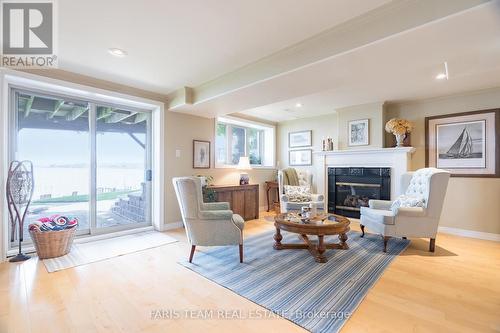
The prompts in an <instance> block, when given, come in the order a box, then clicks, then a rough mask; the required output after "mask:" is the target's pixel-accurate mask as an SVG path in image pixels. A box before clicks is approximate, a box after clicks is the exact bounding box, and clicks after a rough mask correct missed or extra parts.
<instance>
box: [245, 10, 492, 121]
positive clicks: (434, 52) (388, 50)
mask: <svg viewBox="0 0 500 333" xmlns="http://www.w3.org/2000/svg"><path fill="white" fill-rule="evenodd" d="M499 32H500V7H498V4H492V5H491V6H490V5H488V6H483V7H478V8H474V9H472V10H470V11H467V12H465V13H461V14H458V15H455V16H453V17H449V18H447V19H444V20H441V21H439V22H435V23H432V24H429V25H426V26H423V27H420V28H418V29H415V30H413V31H410V32H407V33H403V34H400V35H398V36H395V37H392V38H389V39H386V40H383V41H380V42H378V43H375V44H373V45H370V46H367V47H363V48H361V49H358V50H355V51H353V52H349V53H347V54H344V55H342V56H339V57H336V58H335V59H333V60H332V61H329V62H328V64H321V65H317V66H314V67H315V68H311V69H310V70H309V71H307V72H296V73H294V74H292V75H289V76H288V77H287V78H286V80H288V81H289V82H301V83H304V82H306V83H307V85H308V88H309V91H312V92H313V93H310V94H306V95H302V96H300V95H299V96H297V94H295V96H293V97H292V98H289V99H285V100H282V101H280V102H276V103H271V104H268V105H264V106H261V107H257V108H251V109H248V110H245V111H240V113H243V114H247V115H252V116H253V117H259V118H265V119H268V120H272V121H285V120H291V119H298V118H303V117H311V116H317V115H321V114H326V113H330V112H334V111H335V109H336V108H341V107H345V106H351V105H358V104H365V103H371V102H383V101H389V102H391V101H392V102H401V101H409V100H416V99H423V98H431V97H436V96H444V95H450V94H455V93H461V92H467V91H473V90H479V89H485V88H491V87H500V33H499ZM444 61H447V62H448V66H449V71H450V77H449V80H448V81H446V80H444V81H439V80H435V76H436V75H437V74H438V73H440V72H442V71H443V62H444ZM288 87H289V89H290V90H296V89H295V86H294V84H293V83H292V84H289V85H288ZM285 95H286V94H284V96H285ZM298 102H300V103H301V104H302V107H300V108H297V107H295V105H296V103H298Z"/></svg>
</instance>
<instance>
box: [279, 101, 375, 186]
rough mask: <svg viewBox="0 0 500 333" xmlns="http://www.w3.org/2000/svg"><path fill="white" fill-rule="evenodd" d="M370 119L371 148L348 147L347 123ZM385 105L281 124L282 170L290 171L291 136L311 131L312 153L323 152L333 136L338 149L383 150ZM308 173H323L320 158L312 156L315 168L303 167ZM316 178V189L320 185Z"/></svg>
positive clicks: (343, 110)
mask: <svg viewBox="0 0 500 333" xmlns="http://www.w3.org/2000/svg"><path fill="white" fill-rule="evenodd" d="M359 119H369V121H370V125H369V127H370V131H369V132H370V140H369V145H368V146H356V147H349V146H348V143H349V140H348V123H349V121H351V120H359ZM383 121H384V118H383V103H371V104H363V105H358V106H352V107H346V108H340V109H337V110H336V111H335V112H334V113H331V114H326V115H322V116H317V117H311V118H302V119H296V120H290V121H285V122H281V123H279V124H278V130H277V133H278V134H277V142H278V151H277V156H278V161H279V163H280V164H279V166H280V168H286V167H288V166H289V165H288V151H289V149H288V133H290V132H295V131H303V130H312V131H313V132H312V139H313V145H312V149H313V151H320V150H321V149H322V148H323V147H322V141H323V139H325V138H326V137H328V136H330V137H331V138H332V139H333V140H334V147H335V149H366V148H373V147H383V142H384V135H383V131H382V129H381V128H382V127H383V126H382V124H383ZM300 168H301V169H306V170H309V171H310V172H313V174H314V175H317V174H318V173H321V172H323V171H324V170H323V164H322V161H321V157H319V156H315V155H313V165H312V166H308V167H300ZM316 178H317V177H313V182H314V187H315V188H316V189H317V188H318V184H317V183H316ZM320 188H321V186H320Z"/></svg>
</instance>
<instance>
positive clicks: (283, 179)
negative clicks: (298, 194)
mask: <svg viewBox="0 0 500 333" xmlns="http://www.w3.org/2000/svg"><path fill="white" fill-rule="evenodd" d="M295 172H296V173H297V177H298V184H296V185H300V186H309V188H310V190H311V192H312V187H313V186H312V185H313V175H312V173H310V172H308V171H306V170H298V169H295ZM285 185H294V184H290V183H289V181H288V180H287V176H286V175H285V171H284V170H279V171H278V190H279V195H280V208H281V212H282V213H286V212H289V211H294V210H301V209H302V207H304V206H309V204H310V203H311V202H313V203H315V204H316V207H317V208H318V209H324V208H325V197H324V196H323V195H322V194H314V193H312V194H311V200H310V201H302V202H295V201H290V198H288V196H287V195H286V194H285Z"/></svg>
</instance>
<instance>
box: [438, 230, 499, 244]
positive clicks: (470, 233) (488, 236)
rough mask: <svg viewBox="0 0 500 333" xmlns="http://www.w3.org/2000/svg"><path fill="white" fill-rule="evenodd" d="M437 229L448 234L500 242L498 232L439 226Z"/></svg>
mask: <svg viewBox="0 0 500 333" xmlns="http://www.w3.org/2000/svg"><path fill="white" fill-rule="evenodd" d="M438 230H439V232H442V233H445V234H450V235H456V236H462V237H470V238H478V239H484V240H490V241H495V242H500V234H493V233H489V232H481V231H474V230H467V229H459V228H451V227H439V229H438Z"/></svg>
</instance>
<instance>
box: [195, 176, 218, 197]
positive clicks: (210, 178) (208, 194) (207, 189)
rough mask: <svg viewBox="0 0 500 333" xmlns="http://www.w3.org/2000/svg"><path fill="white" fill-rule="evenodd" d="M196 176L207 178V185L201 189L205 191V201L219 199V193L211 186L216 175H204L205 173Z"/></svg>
mask: <svg viewBox="0 0 500 333" xmlns="http://www.w3.org/2000/svg"><path fill="white" fill-rule="evenodd" d="M196 177H204V178H205V179H206V185H204V186H203V187H202V189H201V191H202V192H203V201H204V202H215V201H217V194H216V193H215V191H214V189H213V188H210V185H212V184H213V181H214V177H213V176H204V175H196Z"/></svg>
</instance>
